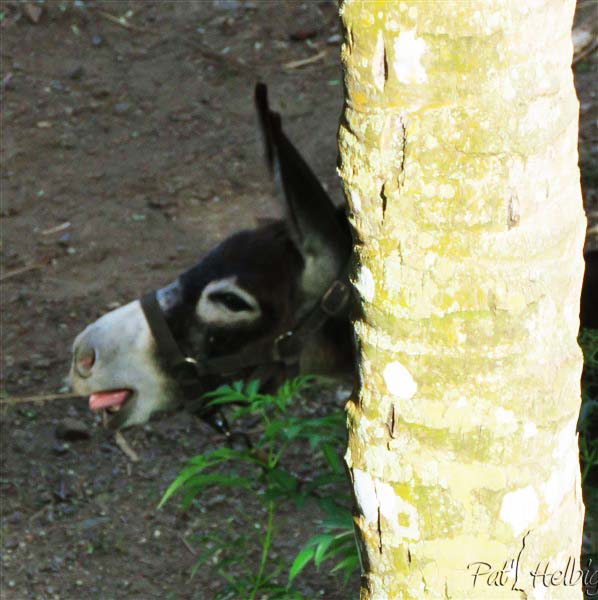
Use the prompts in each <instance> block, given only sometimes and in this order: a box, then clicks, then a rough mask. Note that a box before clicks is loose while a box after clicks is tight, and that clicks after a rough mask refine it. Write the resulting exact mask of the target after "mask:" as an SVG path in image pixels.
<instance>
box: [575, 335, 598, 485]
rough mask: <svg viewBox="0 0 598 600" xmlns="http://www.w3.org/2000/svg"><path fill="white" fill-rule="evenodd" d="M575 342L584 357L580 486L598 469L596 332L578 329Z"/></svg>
mask: <svg viewBox="0 0 598 600" xmlns="http://www.w3.org/2000/svg"><path fill="white" fill-rule="evenodd" d="M578 342H579V345H580V346H581V349H582V351H583V357H584V370H583V377H582V382H581V383H582V385H581V395H582V405H581V410H580V413H579V422H578V429H579V455H580V459H581V467H582V485H585V484H586V483H587V482H588V478H589V475H590V472H591V471H592V470H594V469H598V435H597V434H596V429H597V426H598V330H597V329H582V330H581V331H580V332H579V337H578Z"/></svg>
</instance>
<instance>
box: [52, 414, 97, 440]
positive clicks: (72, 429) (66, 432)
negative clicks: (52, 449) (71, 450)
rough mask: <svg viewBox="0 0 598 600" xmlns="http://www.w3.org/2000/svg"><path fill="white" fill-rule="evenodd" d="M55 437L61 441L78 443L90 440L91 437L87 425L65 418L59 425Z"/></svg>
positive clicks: (71, 418) (77, 420)
mask: <svg viewBox="0 0 598 600" xmlns="http://www.w3.org/2000/svg"><path fill="white" fill-rule="evenodd" d="M54 435H55V436H56V437H57V438H58V439H59V440H65V441H69V442H76V441H80V440H88V439H89V438H90V436H91V434H90V432H89V428H88V427H87V425H86V424H85V423H84V422H83V421H81V420H79V419H75V418H73V417H65V418H64V419H62V421H60V423H58V425H57V426H56V430H55V431H54Z"/></svg>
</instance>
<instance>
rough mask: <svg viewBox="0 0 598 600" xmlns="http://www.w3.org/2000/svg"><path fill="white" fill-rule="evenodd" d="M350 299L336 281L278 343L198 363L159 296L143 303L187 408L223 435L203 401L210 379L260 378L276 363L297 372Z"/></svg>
mask: <svg viewBox="0 0 598 600" xmlns="http://www.w3.org/2000/svg"><path fill="white" fill-rule="evenodd" d="M349 297H350V290H349V286H348V285H347V284H345V283H343V282H342V281H338V280H335V281H333V282H332V284H331V285H330V286H329V287H328V289H327V290H326V291H325V292H324V294H323V295H322V297H321V298H320V300H319V301H318V302H316V304H315V305H314V307H313V308H312V309H311V310H310V311H309V312H308V313H307V314H306V315H305V316H304V317H303V318H302V319H301V320H300V321H299V322H298V323H297V324H296V325H295V327H294V328H293V329H289V330H288V331H285V332H284V333H282V334H280V335H279V336H277V337H276V338H274V339H265V340H258V341H257V342H254V343H252V344H249V345H248V346H247V347H245V348H242V349H241V350H239V351H238V352H235V353H233V354H227V355H224V356H215V357H211V358H205V359H196V358H194V357H192V356H187V355H185V354H184V353H183V352H182V351H181V349H180V347H179V345H178V344H177V342H176V340H175V339H174V336H173V335H172V331H171V329H170V327H169V325H168V323H167V321H166V319H165V317H164V313H163V312H162V309H161V307H160V303H159V302H158V299H157V298H156V293H155V292H149V293H147V294H145V295H144V296H143V297H142V298H141V300H140V303H141V308H142V309H143V313H144V315H145V318H146V320H147V323H148V325H149V328H150V331H151V332H152V335H153V337H154V340H155V342H156V345H157V347H158V352H159V354H160V356H161V357H162V359H163V360H164V361H165V362H166V364H167V366H168V368H169V369H170V370H171V371H173V372H175V373H177V374H178V375H179V376H180V379H179V383H180V384H181V386H182V387H183V389H184V391H185V394H186V395H188V396H193V397H194V399H193V400H192V401H191V402H189V403H188V404H187V406H186V408H187V410H189V411H190V412H193V413H196V414H198V416H199V417H200V418H202V419H204V420H205V421H206V422H208V423H209V424H210V425H212V427H214V428H215V429H217V430H218V431H219V432H220V433H226V432H227V427H226V421H225V420H224V417H222V415H220V414H219V413H216V412H214V411H210V409H209V408H208V407H207V406H206V401H205V400H204V399H202V398H201V396H203V394H204V393H205V392H207V391H209V390H210V387H211V386H210V384H209V379H213V376H216V375H235V374H240V373H242V372H243V371H245V370H246V369H249V368H253V369H255V371H254V376H257V375H258V374H261V373H265V372H267V371H268V370H269V369H271V368H272V367H274V366H275V365H282V366H283V367H284V368H285V370H286V371H287V373H293V372H297V371H298V370H299V359H300V356H301V351H302V350H303V347H304V345H305V343H306V342H307V340H308V339H309V338H310V337H311V336H312V335H313V334H314V333H316V332H317V331H318V330H319V329H321V328H322V326H323V325H324V324H325V323H326V321H328V320H329V319H331V318H333V317H337V316H339V315H340V314H341V313H342V312H343V311H344V310H345V309H346V307H347V305H348V301H349ZM254 378H255V377H254Z"/></svg>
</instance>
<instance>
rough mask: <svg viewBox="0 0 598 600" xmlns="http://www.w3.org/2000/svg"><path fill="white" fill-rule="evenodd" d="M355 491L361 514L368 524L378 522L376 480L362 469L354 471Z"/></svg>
mask: <svg viewBox="0 0 598 600" xmlns="http://www.w3.org/2000/svg"><path fill="white" fill-rule="evenodd" d="M353 490H354V491H355V499H356V500H357V506H358V507H359V512H360V513H361V514H362V515H363V517H364V519H365V522H366V523H377V522H378V499H377V498H376V485H375V484H374V480H373V479H372V478H371V477H370V476H369V475H368V474H367V473H366V472H365V471H362V470H361V469H353Z"/></svg>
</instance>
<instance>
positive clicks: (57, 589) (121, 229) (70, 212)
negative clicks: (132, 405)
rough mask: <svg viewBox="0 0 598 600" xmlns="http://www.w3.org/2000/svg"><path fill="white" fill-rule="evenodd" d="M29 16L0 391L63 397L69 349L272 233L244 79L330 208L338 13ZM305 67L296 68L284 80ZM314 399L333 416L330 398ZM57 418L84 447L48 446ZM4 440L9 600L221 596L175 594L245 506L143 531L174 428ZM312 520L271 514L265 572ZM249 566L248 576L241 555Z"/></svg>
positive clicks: (67, 9) (53, 6)
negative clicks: (158, 291) (267, 95)
mask: <svg viewBox="0 0 598 600" xmlns="http://www.w3.org/2000/svg"><path fill="white" fill-rule="evenodd" d="M35 6H39V7H41V8H42V13H41V15H40V16H39V20H37V19H36V18H35V16H36V15H35V11H34V12H33V13H31V10H30V9H27V8H26V7H25V5H23V4H19V3H16V2H2V5H1V9H0V10H1V11H2V14H3V16H2V20H1V22H0V33H1V35H2V46H1V63H2V90H1V93H2V107H1V110H2V161H3V168H2V180H1V183H2V222H3V226H2V229H3V231H2V234H3V235H2V237H3V239H2V268H3V271H2V273H3V275H2V277H3V281H2V296H3V297H2V310H3V328H2V350H3V355H2V382H1V384H2V387H3V389H4V390H5V392H6V393H8V394H9V395H18V396H24V395H30V394H41V393H51V392H56V391H58V390H60V389H61V388H62V387H63V384H64V381H63V379H64V377H65V375H66V374H67V372H68V368H69V359H70V356H69V351H70V345H71V343H72V340H73V338H74V337H75V335H76V334H77V333H78V332H79V331H80V330H81V329H82V328H83V327H84V326H85V325H86V324H87V323H89V322H91V321H92V320H94V319H95V318H97V317H99V316H100V315H101V314H103V313H104V312H106V311H107V310H108V309H110V308H114V307H115V306H117V305H119V304H123V303H125V302H128V301H130V300H131V299H134V298H137V297H139V296H140V295H141V294H142V293H143V292H145V291H147V290H149V289H153V288H156V287H159V286H162V285H165V284H166V283H168V282H169V281H170V280H172V279H173V278H174V277H175V276H176V275H177V274H178V273H179V272H181V271H183V270H184V269H186V268H188V267H189V266H190V265H192V264H193V263H194V262H195V261H196V260H198V258H200V257H201V256H202V254H203V253H204V252H206V251H207V250H208V249H209V248H210V247H212V246H213V245H214V243H216V242H217V241H219V240H221V239H223V238H224V237H226V236H227V235H229V234H230V233H232V232H233V231H236V230H238V229H240V228H242V227H247V226H253V225H255V224H256V222H257V220H258V219H260V218H268V217H272V216H276V215H277V214H278V207H277V205H276V202H275V200H274V199H273V197H272V193H271V191H272V190H271V187H270V184H269V183H268V181H267V178H266V174H265V173H264V169H263V168H262V164H261V161H260V155H259V152H258V151H257V149H258V145H257V136H256V128H255V124H254V112H253V102H252V93H253V87H254V85H255V83H256V82H257V81H264V82H266V83H267V84H268V85H269V87H270V91H271V96H272V103H273V105H274V107H275V108H277V109H278V110H280V112H281V113H282V114H283V115H284V124H285V128H286V130H287V131H288V133H289V135H290V137H291V139H293V140H294V141H295V142H296V144H297V146H298V147H299V148H300V149H301V151H302V152H303V153H304V155H305V156H306V157H307V159H308V161H309V162H310V163H311V164H312V165H313V166H314V168H315V171H316V173H317V174H318V175H319V176H320V178H321V180H322V181H323V182H325V184H326V186H327V187H328V189H329V191H330V192H331V194H332V195H333V197H334V198H336V199H337V200H338V201H339V202H340V201H341V194H340V187H339V183H338V180H337V177H336V174H335V162H336V147H335V145H336V142H335V139H336V129H337V125H338V118H339V115H340V111H341V105H342V83H341V70H340V64H339V59H338V54H339V35H338V34H339V33H340V32H339V27H338V21H337V8H336V3H334V2H330V1H322V2H315V1H314V2H305V3H300V2H286V1H284V2H265V1H255V2H240V1H238V0H215V1H204V2H195V3H191V2H162V1H160V2H158V1H145V2H140V1H137V2H133V1H131V2H125V1H120V0H119V1H117V2H74V3H73V2H66V1H65V2H45V3H41V4H37V5H35ZM587 6H588V5H586V6H584V7H583V9H584V10H587ZM591 9H592V8H591V6H590V10H591ZM128 11H131V12H130V13H129V12H128ZM124 15H128V16H127V17H126V19H124V20H121V21H119V22H115V20H114V18H116V19H118V18H119V17H122V16H124ZM36 20H37V22H35V21H36ZM320 52H325V54H324V56H321V57H318V58H316V59H315V60H314V62H311V63H308V64H306V65H304V66H300V67H297V66H296V65H295V68H292V67H293V66H294V65H293V64H291V65H289V64H288V63H292V61H299V60H303V59H308V58H314V57H317V55H318V54H319V53H320ZM596 70H597V68H596V59H595V57H589V58H587V59H585V60H584V61H582V62H581V63H580V65H579V66H578V73H577V86H578V91H579V95H580V99H581V103H582V112H581V122H582V138H581V143H582V147H581V151H582V152H581V156H582V170H583V173H584V196H585V199H586V203H587V205H588V207H592V206H593V208H594V210H595V209H596V206H597V204H598V200H597V193H596V188H597V187H598V166H597V163H598V160H597V159H596V153H595V150H596V146H597V144H598V131H597V129H598V128H597V125H596V115H597V111H596V97H595V96H596V90H595V84H594V83H593V82H595V80H596ZM325 401H326V403H327V406H328V407H329V408H330V409H332V408H333V407H335V406H339V405H340V403H339V400H338V399H336V398H335V397H334V394H333V395H332V396H331V397H328V398H327V399H326V400H325ZM314 402H316V400H314ZM65 416H70V417H72V418H75V419H78V420H79V421H81V422H82V423H83V425H84V426H85V427H86V428H87V429H88V430H89V432H90V437H89V439H84V440H79V441H71V442H64V441H61V440H58V439H57V438H56V435H55V431H56V428H57V426H58V425H59V423H60V422H61V420H62V419H63V418H64V417H65ZM1 434H2V457H1V460H2V474H1V479H0V493H1V498H2V507H1V508H2V512H1V521H0V533H1V540H0V544H1V548H0V549H1V558H0V560H1V567H2V578H1V583H0V594H1V595H2V598H6V599H7V600H8V599H15V600H21V599H25V598H40V599H46V598H47V599H50V598H63V599H65V598H66V599H74V598H82V597H89V598H102V599H112V598H139V599H150V598H171V599H187V598H196V599H203V598H206V599H211V598H216V597H217V596H218V594H219V593H220V592H221V591H222V589H223V585H224V584H223V581H222V580H221V579H219V578H214V577H213V572H212V570H211V569H210V568H208V567H203V568H202V569H200V570H199V572H198V573H197V574H196V576H195V578H194V579H193V580H191V581H190V580H189V574H190V571H191V568H192V567H193V565H194V563H195V561H196V559H197V556H198V555H199V554H200V553H201V552H202V551H203V550H206V548H202V547H200V545H199V542H198V541H197V540H198V538H197V536H198V535H200V534H202V535H203V534H206V533H213V534H215V535H217V536H220V537H226V536H234V535H235V534H236V533H239V532H243V531H245V530H251V528H256V527H260V526H261V525H262V524H263V522H264V514H263V512H262V511H261V509H260V507H259V505H258V504H257V503H256V502H255V501H252V500H251V499H248V498H247V497H245V495H243V494H241V493H235V492H231V493H227V494H226V495H223V494H216V495H211V496H210V497H209V498H206V499H205V500H203V501H202V507H201V509H200V510H197V509H195V510H191V511H189V512H188V513H182V512H181V511H179V510H177V508H176V505H175V504H171V505H167V507H166V508H164V509H162V510H161V511H156V505H157V503H158V501H159V499H160V497H161V494H162V493H163V491H164V490H165V488H166V486H167V485H168V484H169V483H170V482H171V481H172V480H173V478H174V477H175V475H176V474H177V472H178V470H179V469H180V467H181V466H182V463H183V462H184V461H185V459H186V458H188V457H189V456H192V455H194V454H196V453H198V452H200V451H202V450H204V449H206V448H209V447H211V446H215V445H217V444H219V443H221V440H220V439H219V438H218V436H217V435H216V434H214V433H213V432H212V431H210V430H209V429H208V428H206V427H205V426H204V425H203V424H201V423H199V422H197V421H195V420H193V419H192V418H191V417H189V416H186V415H184V414H179V415H176V416H173V417H169V418H165V419H162V420H159V421H155V422H152V423H151V424H150V425H148V426H146V427H144V428H138V429H136V430H134V431H131V432H129V433H127V439H128V441H129V443H130V444H131V446H133V447H134V449H135V450H136V452H137V453H138V454H139V455H140V458H141V461H140V462H139V463H137V464H132V463H131V462H130V461H129V460H128V458H127V457H126V456H125V455H124V454H123V453H122V452H121V451H120V450H119V449H118V448H117V447H116V446H115V444H114V440H113V438H112V437H111V435H109V434H108V433H107V432H105V430H104V429H103V428H102V427H101V424H100V423H98V421H97V420H95V419H94V417H93V416H92V415H91V413H90V412H89V411H88V409H87V405H86V402H85V400H84V399H80V400H68V401H54V402H47V403H35V404H19V405H15V406H10V407H5V408H3V410H2V421H1ZM317 516H318V514H317V512H316V511H315V510H312V511H309V510H308V512H307V513H302V514H297V513H296V512H295V511H294V510H293V508H292V507H288V510H287V509H284V510H283V511H282V512H281V515H280V520H279V525H278V527H279V529H278V533H279V538H278V539H279V542H277V543H276V545H275V547H274V557H275V560H281V561H284V560H286V561H290V560H291V557H292V556H294V553H295V552H296V551H297V549H298V548H299V547H300V545H301V544H302V543H303V541H305V539H307V537H309V535H310V534H311V533H312V532H313V528H312V527H310V526H309V525H308V524H309V523H310V522H312V523H315V520H316V518H317ZM280 540H281V541H280ZM208 550H209V549H208ZM247 556H248V558H247V562H248V564H251V560H253V561H254V564H256V565H257V562H258V558H259V548H258V546H257V545H256V544H255V543H250V544H249V546H248V550H247ZM218 560H219V556H217V555H214V556H213V557H212V560H211V563H212V566H214V564H216V563H217V562H218ZM235 568H238V569H241V566H238V567H235V566H234V565H232V566H231V572H232V573H234V572H235ZM285 577H286V574H285V573H283V574H282V575H281V577H280V580H281V581H284V580H285ZM354 584H355V582H353V585H352V589H353V590H355V585H354ZM349 589H351V588H344V587H343V585H342V583H341V582H340V580H339V579H338V578H335V577H334V576H331V575H328V574H326V573H325V570H324V571H323V572H320V573H316V572H315V571H309V570H308V571H307V575H306V577H305V578H304V579H303V583H302V585H301V590H302V592H303V593H304V594H305V595H306V596H307V597H310V598H316V597H323V598H327V599H335V598H338V599H346V598H349V597H352V596H353V595H354V592H350V591H349Z"/></svg>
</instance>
